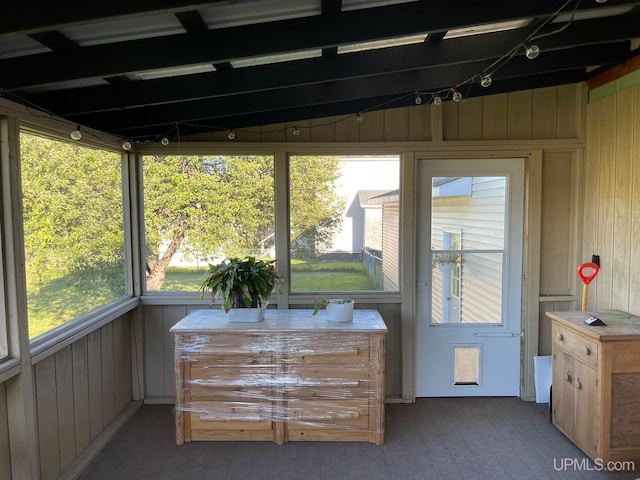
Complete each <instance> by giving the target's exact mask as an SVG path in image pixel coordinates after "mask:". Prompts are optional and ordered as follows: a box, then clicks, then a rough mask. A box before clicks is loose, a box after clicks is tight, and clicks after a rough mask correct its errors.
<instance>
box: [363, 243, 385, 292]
mask: <svg viewBox="0 0 640 480" xmlns="http://www.w3.org/2000/svg"><path fill="white" fill-rule="evenodd" d="M362 262H363V263H364V266H365V267H366V269H367V272H368V273H369V275H371V277H372V278H373V279H375V282H376V289H378V290H382V289H383V288H384V285H383V276H382V252H381V251H380V250H374V249H373V248H368V247H365V248H364V249H363V250H362Z"/></svg>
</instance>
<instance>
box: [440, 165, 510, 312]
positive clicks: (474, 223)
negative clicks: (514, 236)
mask: <svg viewBox="0 0 640 480" xmlns="http://www.w3.org/2000/svg"><path fill="white" fill-rule="evenodd" d="M432 195H433V207H432V219H431V250H432V265H433V268H432V300H433V301H432V318H433V321H434V322H436V323H485V322H491V321H492V320H491V319H495V320H494V321H499V319H500V318H501V311H502V305H501V291H502V271H503V255H502V254H501V253H499V252H494V253H489V252H486V251H487V250H494V251H495V250H498V251H500V250H502V249H503V248H504V245H503V241H502V239H503V237H504V235H503V234H504V228H505V225H504V219H505V179H504V177H464V178H457V177H447V178H434V179H433V189H432ZM477 250H482V251H483V252H484V253H473V252H474V251H477ZM458 252H459V253H458ZM487 287H489V288H487ZM487 292H495V294H494V295H491V294H489V295H487ZM463 299H464V300H463ZM465 305H473V306H474V308H473V311H470V310H468V309H466V308H465Z"/></svg>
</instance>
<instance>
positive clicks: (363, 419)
mask: <svg viewBox="0 0 640 480" xmlns="http://www.w3.org/2000/svg"><path fill="white" fill-rule="evenodd" d="M286 408H287V410H286V411H287V423H288V424H289V425H290V427H293V428H295V426H296V425H297V426H304V428H305V429H316V428H318V429H322V428H334V427H350V428H362V429H366V428H368V427H369V403H368V402H367V400H336V401H327V400H290V401H288V402H287V407H286Z"/></svg>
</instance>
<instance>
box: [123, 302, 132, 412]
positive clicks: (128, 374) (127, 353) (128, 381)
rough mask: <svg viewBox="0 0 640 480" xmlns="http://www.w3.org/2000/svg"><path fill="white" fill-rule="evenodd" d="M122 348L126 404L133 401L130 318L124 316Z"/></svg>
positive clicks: (127, 315)
mask: <svg viewBox="0 0 640 480" xmlns="http://www.w3.org/2000/svg"><path fill="white" fill-rule="evenodd" d="M122 321H123V332H122V335H123V342H122V345H123V348H124V352H123V353H124V365H125V369H124V372H123V375H124V377H125V390H124V399H125V402H126V403H129V402H131V401H132V400H133V382H132V380H133V363H132V362H131V346H132V342H131V324H132V321H131V316H130V315H129V314H126V315H125V316H124V317H123V319H122ZM123 406H124V405H123Z"/></svg>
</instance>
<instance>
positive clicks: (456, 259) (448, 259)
mask: <svg viewBox="0 0 640 480" xmlns="http://www.w3.org/2000/svg"><path fill="white" fill-rule="evenodd" d="M454 263H457V264H458V266H460V263H461V259H460V254H459V253H454V252H449V253H434V254H433V255H432V256H431V267H432V268H436V267H438V268H439V269H440V271H441V272H446V271H447V270H450V269H451V267H452V266H453V264H454Z"/></svg>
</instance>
